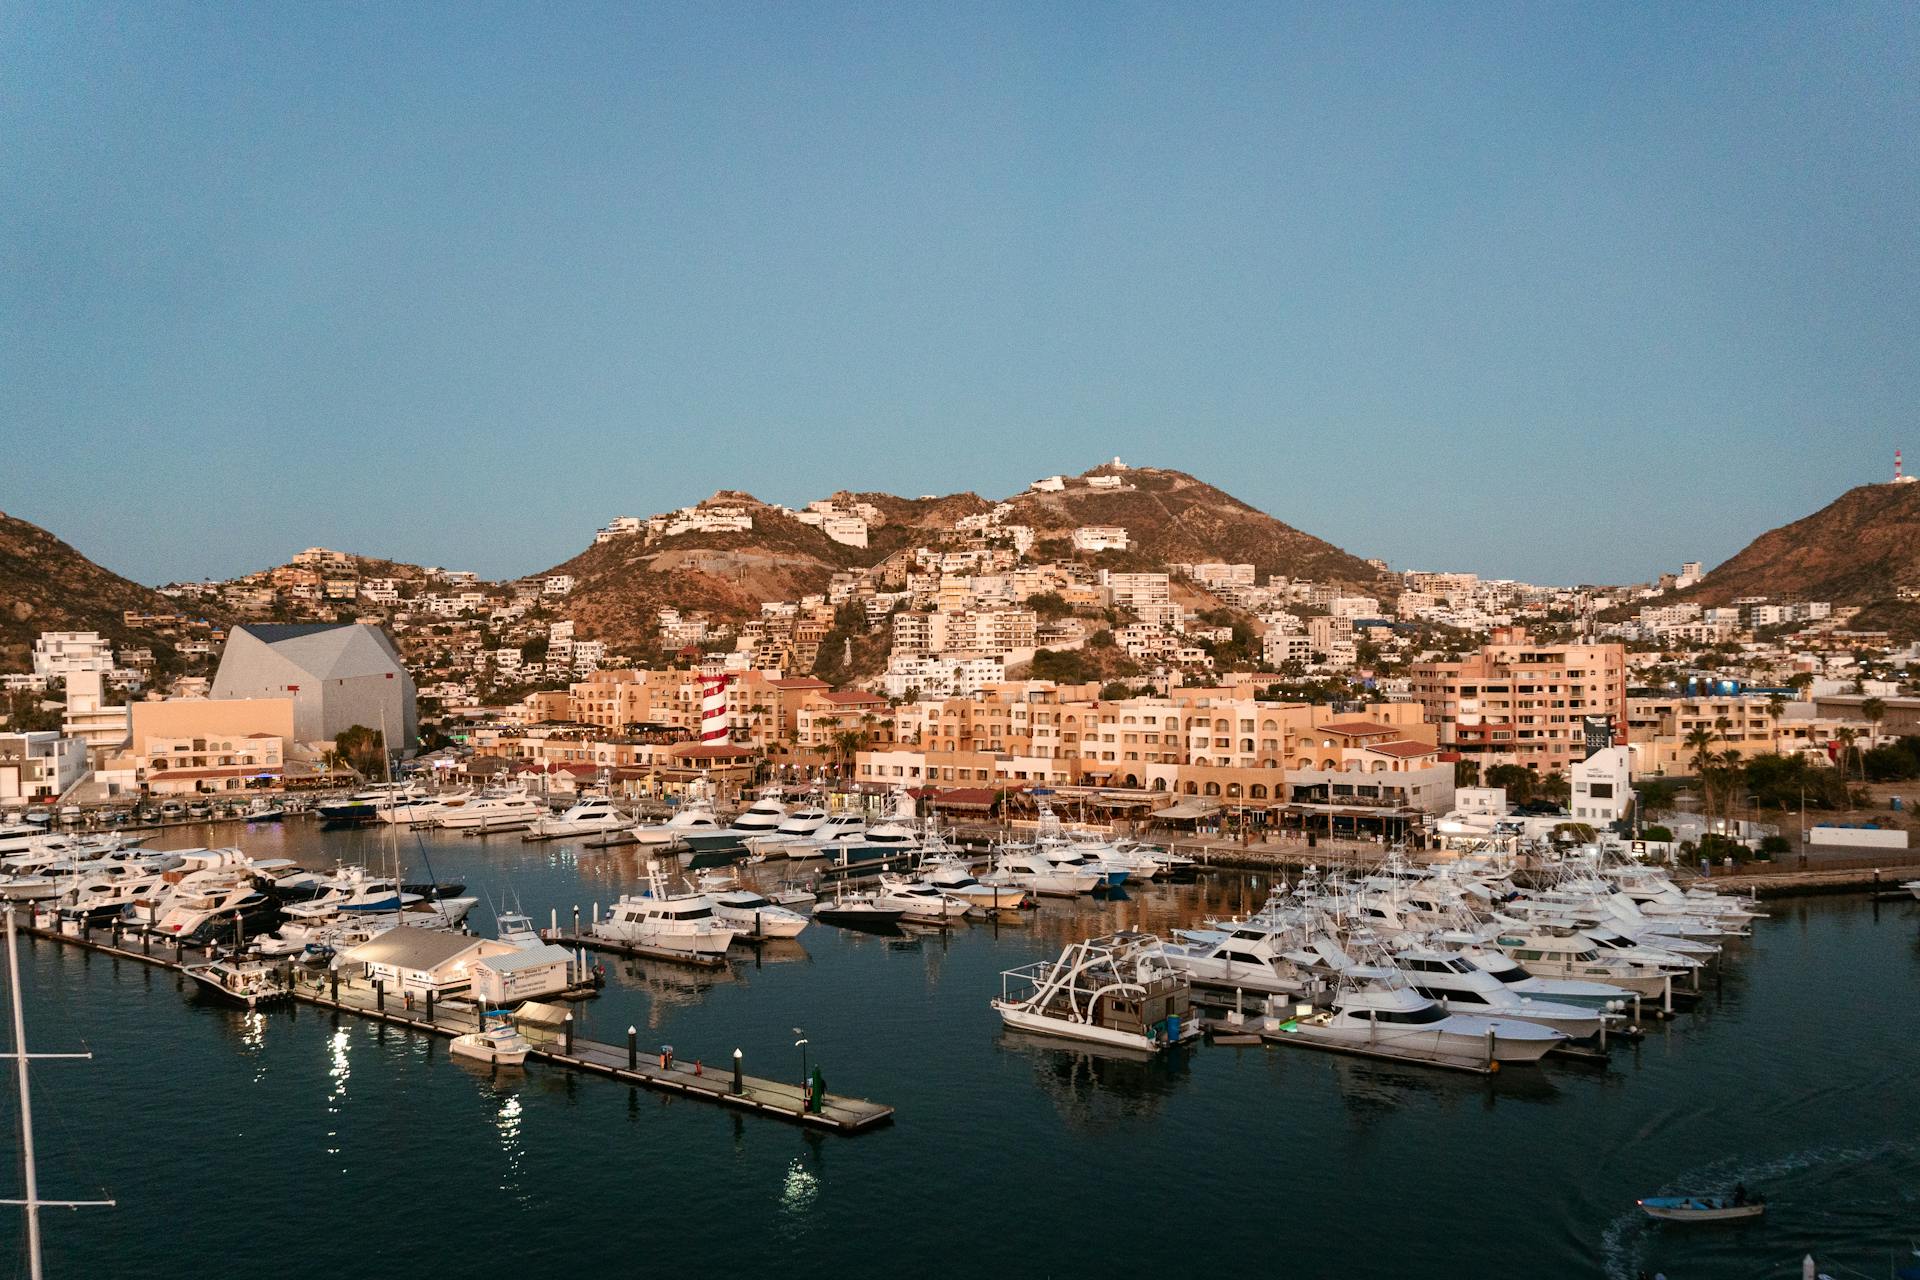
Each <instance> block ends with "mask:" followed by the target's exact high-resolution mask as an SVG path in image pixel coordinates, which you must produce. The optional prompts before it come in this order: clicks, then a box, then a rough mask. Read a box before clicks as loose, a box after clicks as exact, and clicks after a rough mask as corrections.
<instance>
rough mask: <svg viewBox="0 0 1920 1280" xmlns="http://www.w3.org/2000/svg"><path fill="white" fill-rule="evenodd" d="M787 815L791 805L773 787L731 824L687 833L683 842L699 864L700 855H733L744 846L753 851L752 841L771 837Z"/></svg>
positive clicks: (778, 790) (777, 789)
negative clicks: (785, 802) (788, 806)
mask: <svg viewBox="0 0 1920 1280" xmlns="http://www.w3.org/2000/svg"><path fill="white" fill-rule="evenodd" d="M786 816H787V806H786V805H784V804H782V803H781V801H780V788H778V787H769V788H768V789H767V790H766V791H764V792H762V793H761V795H760V798H759V799H757V800H755V801H754V802H753V804H751V805H750V806H748V807H747V808H746V809H744V810H742V811H741V813H740V814H739V815H738V816H736V817H735V818H734V820H733V821H732V822H731V823H729V824H728V825H726V826H724V827H716V828H714V829H713V830H711V831H689V832H686V833H685V834H683V835H682V836H681V842H682V843H684V844H685V845H686V846H687V847H688V848H689V849H692V850H693V851H694V853H695V855H696V861H697V855H699V854H703V853H731V852H733V851H735V850H739V849H741V848H743V847H745V848H751V847H752V846H751V845H750V844H749V842H750V841H755V840H760V839H763V838H765V837H767V836H771V835H772V834H773V833H774V832H776V831H778V830H779V829H780V824H781V822H783V821H784V820H785V819H786ZM729 861H731V859H729Z"/></svg>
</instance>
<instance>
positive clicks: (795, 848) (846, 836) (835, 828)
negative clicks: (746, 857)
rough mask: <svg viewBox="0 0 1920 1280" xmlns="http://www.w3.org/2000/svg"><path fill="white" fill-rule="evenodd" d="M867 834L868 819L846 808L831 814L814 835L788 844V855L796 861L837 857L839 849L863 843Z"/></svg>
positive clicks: (815, 830)
mask: <svg viewBox="0 0 1920 1280" xmlns="http://www.w3.org/2000/svg"><path fill="white" fill-rule="evenodd" d="M866 835H867V819H866V816H865V815H864V814H861V813H860V812H858V811H857V810H851V809H850V810H845V811H843V812H840V813H835V814H830V815H828V817H827V820H826V821H825V822H822V823H821V824H820V825H819V826H818V827H816V828H814V832H813V835H812V836H811V837H809V838H808V839H805V840H796V841H793V842H791V843H789V844H787V845H785V846H784V847H785V849H786V851H787V857H788V858H790V859H792V860H793V861H795V862H801V861H805V860H806V859H809V858H829V857H835V856H836V853H837V851H838V850H843V849H847V848H851V847H854V846H857V845H859V844H861V843H862V842H863V841H864V840H865V839H866Z"/></svg>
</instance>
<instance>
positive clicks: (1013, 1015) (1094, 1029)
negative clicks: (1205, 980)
mask: <svg viewBox="0 0 1920 1280" xmlns="http://www.w3.org/2000/svg"><path fill="white" fill-rule="evenodd" d="M993 1007H994V1008H995V1009H996V1010H998V1011H999V1014H1000V1020H1001V1021H1002V1022H1004V1023H1005V1024H1006V1025H1007V1026H1009V1027H1011V1028H1012V1029H1014V1030H1015V1031H1025V1032H1028V1033H1030V1034H1033V1035H1039V1036H1046V1037H1048V1038H1050V1039H1054V1040H1080V1041H1084V1042H1086V1043H1087V1044H1099V1045H1106V1046H1107V1047H1108V1048H1111V1049H1127V1050H1131V1051H1133V1052H1135V1053H1159V1052H1160V1051H1161V1050H1163V1049H1165V1048H1167V1047H1168V1043H1167V1042H1166V1041H1162V1040H1155V1039H1153V1038H1152V1037H1150V1036H1144V1035H1141V1034H1139V1033H1138V1032H1134V1031H1120V1030H1116V1029H1115V1028H1112V1027H1100V1026H1095V1025H1093V1024H1092V1023H1089V1022H1069V1021H1067V1020H1066V1019H1064V1018H1050V1017H1048V1016H1046V1015H1045V1014H1040V1013H1034V1012H1033V1011H1031V1010H1029V1009H1027V1008H1025V1007H1023V1006H1022V1005H1018V1004H1011V1003H1009V1002H1007V1001H1005V1000H995V1001H993ZM1189 1027H1191V1031H1192V1035H1197V1034H1198V1033H1199V1030H1200V1027H1199V1024H1198V1023H1197V1022H1195V1023H1189V1024H1185V1025H1183V1026H1182V1028H1181V1039H1182V1040H1186V1039H1190V1038H1192V1035H1190V1034H1189V1033H1188V1028H1189Z"/></svg>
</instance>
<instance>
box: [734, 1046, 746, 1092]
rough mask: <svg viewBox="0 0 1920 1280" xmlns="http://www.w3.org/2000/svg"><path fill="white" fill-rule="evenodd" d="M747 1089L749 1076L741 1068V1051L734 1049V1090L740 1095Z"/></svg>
mask: <svg viewBox="0 0 1920 1280" xmlns="http://www.w3.org/2000/svg"><path fill="white" fill-rule="evenodd" d="M746 1091H747V1078H746V1076H745V1075H744V1074H742V1072H741V1070H740V1051H739V1050H738V1049H735V1050H734V1051H733V1092H734V1096H735V1097H738V1096H739V1095H740V1094H743V1093H745V1092H746Z"/></svg>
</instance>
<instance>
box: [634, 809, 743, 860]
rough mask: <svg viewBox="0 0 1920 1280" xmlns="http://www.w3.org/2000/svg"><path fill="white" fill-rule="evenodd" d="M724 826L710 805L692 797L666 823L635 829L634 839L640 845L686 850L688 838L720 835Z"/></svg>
mask: <svg viewBox="0 0 1920 1280" xmlns="http://www.w3.org/2000/svg"><path fill="white" fill-rule="evenodd" d="M724 829H725V824H724V823H722V822H721V821H720V819H719V818H718V817H717V816H715V814H714V812H713V805H712V804H711V803H710V802H708V801H707V800H705V799H703V798H700V797H692V798H689V799H688V800H687V802H686V803H685V804H682V805H681V806H680V807H679V808H677V809H675V810H674V811H673V816H672V817H670V818H668V819H667V820H666V821H665V822H642V823H639V824H637V825H636V826H634V828H633V838H634V839H635V840H636V841H638V842H639V843H641V844H643V845H652V846H655V847H665V848H676V849H677V848H686V847H688V844H687V841H688V839H689V837H692V836H697V835H702V834H706V833H711V832H715V831H721V830H724Z"/></svg>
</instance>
